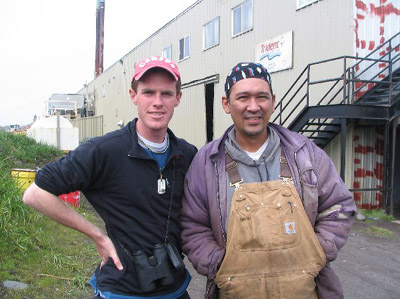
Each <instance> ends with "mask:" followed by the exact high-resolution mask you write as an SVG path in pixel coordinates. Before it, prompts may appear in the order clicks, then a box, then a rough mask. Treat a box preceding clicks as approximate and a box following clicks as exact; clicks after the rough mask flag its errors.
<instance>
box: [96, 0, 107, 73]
mask: <svg viewBox="0 0 400 299" xmlns="http://www.w3.org/2000/svg"><path fill="white" fill-rule="evenodd" d="M105 2H106V0H97V5H96V62H95V64H96V65H95V78H97V77H98V76H100V74H101V73H102V72H103V52H104V10H105V5H106V3H105Z"/></svg>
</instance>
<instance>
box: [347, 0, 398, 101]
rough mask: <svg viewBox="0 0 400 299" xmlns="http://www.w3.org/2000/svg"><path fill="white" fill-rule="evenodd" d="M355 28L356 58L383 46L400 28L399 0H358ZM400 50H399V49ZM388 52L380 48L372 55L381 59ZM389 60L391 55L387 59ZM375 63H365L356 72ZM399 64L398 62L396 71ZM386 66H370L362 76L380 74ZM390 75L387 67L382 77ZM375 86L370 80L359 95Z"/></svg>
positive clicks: (358, 85)
mask: <svg viewBox="0 0 400 299" xmlns="http://www.w3.org/2000/svg"><path fill="white" fill-rule="evenodd" d="M354 20H355V24H356V28H355V30H354V31H355V43H354V46H355V50H354V51H355V55H356V56H357V57H365V56H367V55H368V54H369V52H371V51H372V50H374V49H376V48H377V47H378V46H379V45H382V44H383V43H384V42H385V41H387V40H389V39H390V38H391V37H392V36H393V35H395V34H397V33H398V32H399V31H400V1H399V0H388V1H381V0H356V9H355V10H354ZM399 40H400V37H398V38H397V40H396V41H395V43H399ZM399 51H400V49H397V51H396V52H399ZM386 54H387V49H381V50H379V51H378V52H377V53H375V54H374V55H373V56H372V57H371V58H374V59H379V58H382V57H383V56H385V55H386ZM384 59H385V60H388V57H385V58H384ZM371 64H373V62H362V63H361V64H360V68H358V69H357V70H356V71H357V73H360V72H362V71H363V70H364V69H366V68H367V67H368V66H370V65H371ZM399 66H400V61H398V62H397V63H396V64H395V65H394V67H393V70H395V69H396V68H398V67H399ZM385 67H387V64H386V63H379V64H375V65H374V66H373V67H371V68H370V69H369V70H368V71H367V72H366V73H365V74H363V75H362V76H361V78H364V79H367V80H369V79H370V78H372V77H374V76H375V75H377V74H378V73H379V72H380V71H381V70H382V69H383V68H385ZM388 74H389V72H388V70H387V71H385V72H383V73H382V74H380V75H379V78H380V79H383V78H385V77H386V76H387V75H388ZM361 86H362V84H361V83H360V84H357V85H356V87H357V88H359V87H361ZM373 86H374V84H373V83H369V84H368V86H366V87H365V88H363V89H362V90H361V92H360V93H359V94H358V95H359V96H361V95H362V94H364V93H365V92H366V91H368V90H369V89H371V88H372V87H373Z"/></svg>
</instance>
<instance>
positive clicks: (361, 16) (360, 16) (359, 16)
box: [357, 14, 365, 20]
mask: <svg viewBox="0 0 400 299" xmlns="http://www.w3.org/2000/svg"><path fill="white" fill-rule="evenodd" d="M357 19H359V20H364V19H365V16H363V15H360V14H357Z"/></svg>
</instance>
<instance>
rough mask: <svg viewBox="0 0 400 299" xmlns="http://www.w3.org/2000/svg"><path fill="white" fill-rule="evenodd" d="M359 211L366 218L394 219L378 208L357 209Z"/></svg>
mask: <svg viewBox="0 0 400 299" xmlns="http://www.w3.org/2000/svg"><path fill="white" fill-rule="evenodd" d="M359 213H361V214H362V215H364V216H365V217H367V219H368V218H373V219H380V220H383V221H388V222H389V221H393V220H396V218H395V217H393V216H392V215H388V214H386V213H385V212H384V210H382V209H379V210H361V209H359Z"/></svg>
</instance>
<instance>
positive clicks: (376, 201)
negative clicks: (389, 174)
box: [353, 126, 384, 209]
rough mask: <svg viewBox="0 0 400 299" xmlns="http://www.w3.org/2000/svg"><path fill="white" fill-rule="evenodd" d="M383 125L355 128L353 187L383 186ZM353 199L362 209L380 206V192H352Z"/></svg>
mask: <svg viewBox="0 0 400 299" xmlns="http://www.w3.org/2000/svg"><path fill="white" fill-rule="evenodd" d="M383 131H384V129H383V126H359V127H356V128H355V133H354V138H353V147H354V176H353V188H354V189H359V188H383V140H384V137H383ZM354 200H355V201H356V204H357V206H358V207H360V208H363V209H377V208H382V192H380V191H372V192H371V191H368V192H367V191H365V192H354Z"/></svg>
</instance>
